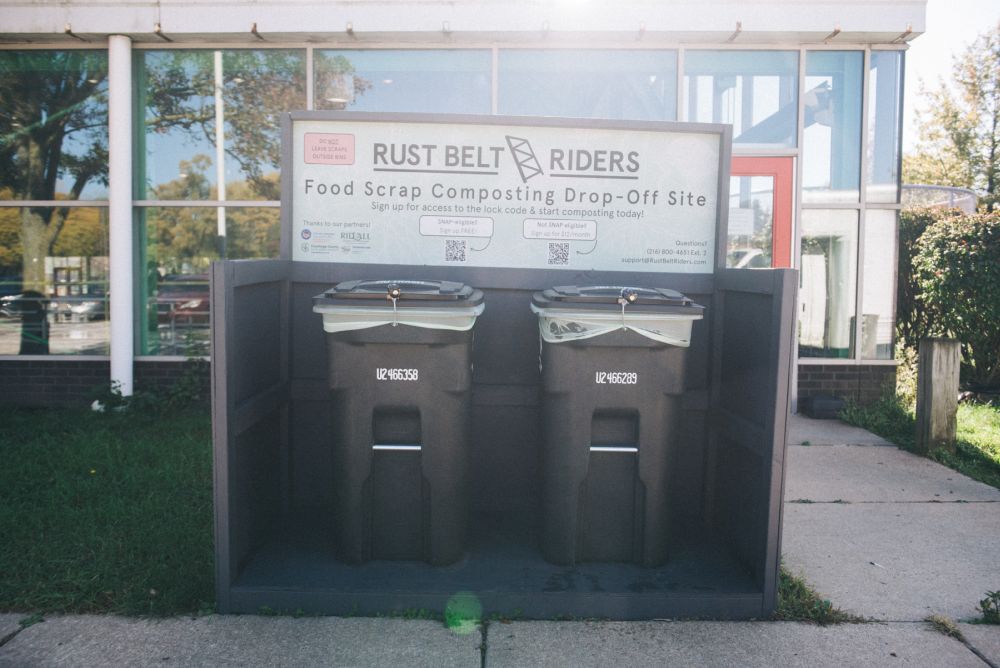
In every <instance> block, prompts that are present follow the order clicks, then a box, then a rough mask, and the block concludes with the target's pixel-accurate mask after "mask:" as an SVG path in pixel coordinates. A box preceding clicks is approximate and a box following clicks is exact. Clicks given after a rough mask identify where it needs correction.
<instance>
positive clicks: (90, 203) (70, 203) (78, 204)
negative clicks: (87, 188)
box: [0, 199, 110, 209]
mask: <svg viewBox="0 0 1000 668" xmlns="http://www.w3.org/2000/svg"><path fill="white" fill-rule="evenodd" d="M109 205H110V202H109V201H108V200H106V199H89V200H88V199H5V200H0V208H12V209H22V208H24V207H53V208H55V207H59V208H62V207H67V208H71V209H72V208H83V207H88V208H90V207H93V208H105V209H106V208H107V207H108V206H109Z"/></svg>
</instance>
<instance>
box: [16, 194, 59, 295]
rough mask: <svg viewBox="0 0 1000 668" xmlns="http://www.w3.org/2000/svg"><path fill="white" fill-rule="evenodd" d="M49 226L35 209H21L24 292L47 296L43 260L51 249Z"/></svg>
mask: <svg viewBox="0 0 1000 668" xmlns="http://www.w3.org/2000/svg"><path fill="white" fill-rule="evenodd" d="M51 245H52V244H51V240H50V239H49V225H48V222H47V221H46V220H45V218H44V217H43V216H42V215H41V214H40V213H38V212H37V211H36V210H35V209H31V208H27V207H25V208H23V209H21V247H22V248H23V258H24V279H23V281H24V286H23V289H24V290H32V291H35V292H40V293H42V294H47V290H46V284H47V283H48V281H47V278H48V277H47V276H46V273H45V259H46V258H47V257H48V256H49V252H50V251H49V249H50V247H51Z"/></svg>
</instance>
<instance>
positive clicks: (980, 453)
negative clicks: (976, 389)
mask: <svg viewBox="0 0 1000 668" xmlns="http://www.w3.org/2000/svg"><path fill="white" fill-rule="evenodd" d="M842 417H843V418H844V419H845V420H846V421H847V422H850V423H851V424H854V425H857V426H859V427H864V428H865V429H867V430H869V431H871V432H874V433H876V434H878V435H879V436H882V437H884V438H886V439H888V440H890V441H892V442H893V443H895V444H896V445H898V446H900V447H902V448H904V449H907V450H913V449H914V447H915V438H916V437H915V429H916V426H915V425H916V422H915V419H914V416H913V413H912V411H911V410H909V408H908V407H906V406H905V405H904V404H903V403H902V402H901V401H900V400H899V399H898V398H896V397H883V398H882V399H881V400H880V401H878V402H877V403H875V404H873V405H871V406H867V407H864V408H860V407H851V408H848V409H847V410H846V411H845V412H844V414H843V415H842ZM957 441H958V442H957V446H956V449H955V454H953V455H952V454H950V453H947V452H944V451H941V450H938V451H935V452H933V453H931V458H932V459H935V460H937V461H939V462H941V463H942V464H944V465H945V466H949V467H951V468H953V469H955V470H956V471H959V472H960V473H964V474H965V475H967V476H969V477H970V478H974V479H976V480H979V481H980V482H984V483H986V484H987V485H992V486H993V487H997V488H1000V407H995V406H988V405H982V404H960V405H959V407H958V433H957Z"/></svg>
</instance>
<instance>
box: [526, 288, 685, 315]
mask: <svg viewBox="0 0 1000 668" xmlns="http://www.w3.org/2000/svg"><path fill="white" fill-rule="evenodd" d="M621 300H625V306H626V307H627V308H628V309H629V310H630V311H640V312H642V311H645V312H650V313H687V314H690V313H691V312H692V311H698V312H699V313H700V312H701V311H703V310H704V307H703V306H700V305H698V304H695V303H694V301H692V300H691V299H690V298H689V297H686V296H684V295H683V294H681V293H680V292H677V291H676V290H671V289H670V288H646V287H635V286H628V285H586V286H580V285H557V286H555V287H551V288H548V289H546V290H543V291H542V292H536V293H535V294H534V296H533V297H532V302H533V303H534V304H535V306H537V307H539V308H563V309H575V310H597V311H604V310H621V307H622V301H621Z"/></svg>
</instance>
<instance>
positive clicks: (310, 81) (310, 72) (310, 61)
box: [306, 46, 315, 111]
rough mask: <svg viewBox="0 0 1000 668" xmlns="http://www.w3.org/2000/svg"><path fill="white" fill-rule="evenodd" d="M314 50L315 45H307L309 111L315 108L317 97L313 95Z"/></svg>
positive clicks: (307, 97)
mask: <svg viewBox="0 0 1000 668" xmlns="http://www.w3.org/2000/svg"><path fill="white" fill-rule="evenodd" d="M313 52H314V48H313V47H311V46H307V47H306V109H308V110H309V111H312V110H313V105H314V104H315V99H314V97H313V96H314V90H313V77H314V76H315V69H314V67H315V65H314V61H313Z"/></svg>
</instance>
